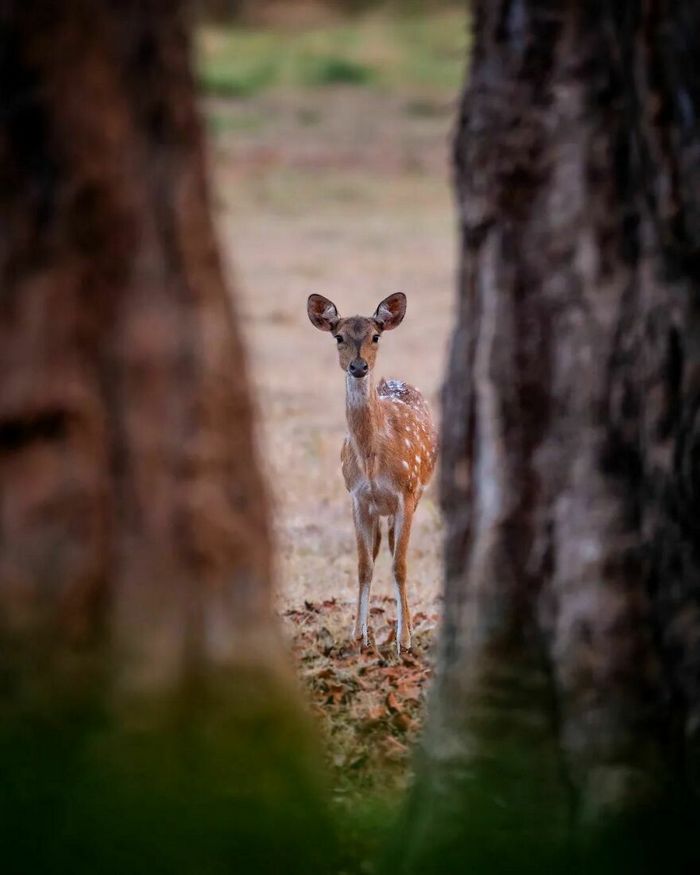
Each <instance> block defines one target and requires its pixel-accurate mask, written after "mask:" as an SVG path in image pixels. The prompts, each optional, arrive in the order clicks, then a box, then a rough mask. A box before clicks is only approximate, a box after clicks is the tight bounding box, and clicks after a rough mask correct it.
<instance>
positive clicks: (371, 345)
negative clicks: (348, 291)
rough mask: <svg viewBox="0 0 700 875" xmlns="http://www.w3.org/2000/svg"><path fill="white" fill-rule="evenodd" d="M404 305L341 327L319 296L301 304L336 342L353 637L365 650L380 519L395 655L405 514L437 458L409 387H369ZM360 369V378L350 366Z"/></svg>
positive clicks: (383, 306)
mask: <svg viewBox="0 0 700 875" xmlns="http://www.w3.org/2000/svg"><path fill="white" fill-rule="evenodd" d="M405 309H406V300H405V297H404V296H403V295H391V296H389V297H388V298H385V299H384V300H383V301H382V302H381V303H380V304H379V306H378V307H377V310H376V311H375V313H374V315H373V316H372V317H363V316H353V317H350V318H348V319H343V318H341V317H340V316H339V314H338V311H337V309H336V307H335V305H334V304H333V303H332V302H331V301H329V300H328V299H327V298H323V297H322V296H321V295H312V296H311V297H310V298H309V302H308V314H309V318H310V320H311V322H312V323H313V324H314V325H315V326H316V327H317V328H319V329H321V330H323V331H330V332H332V333H333V335H334V337H335V338H336V345H337V348H338V362H339V364H340V367H341V368H342V369H343V371H345V372H346V374H347V376H346V382H347V394H346V416H347V422H348V436H347V437H346V438H345V441H344V443H343V447H342V450H341V464H342V470H343V477H344V479H345V486H346V488H347V490H348V492H349V493H350V494H351V495H352V497H353V520H354V523H355V533H356V539H357V554H358V579H359V597H358V612H357V620H356V623H355V637H356V638H363V639H364V642H365V644H366V643H367V616H368V604H369V587H370V584H371V580H372V571H373V567H374V560H375V558H376V556H377V552H378V550H379V544H380V540H381V534H380V529H379V520H380V517H382V516H386V517H388V518H389V549H390V550H391V553H392V556H393V571H394V580H395V584H396V588H397V635H396V640H397V647H398V649H399V650H400V649H401V647H404V648H406V649H408V648H410V646H411V622H410V615H409V608H408V598H407V595H406V552H407V549H408V541H409V537H410V531H411V523H412V520H413V514H414V512H415V509H416V507H417V505H418V502H419V500H420V497H421V495H422V493H423V489H424V487H425V486H426V484H427V483H428V481H429V480H430V478H431V476H432V474H433V470H434V468H435V460H436V456H437V432H436V429H435V426H434V425H433V421H432V417H431V415H430V409H429V408H428V405H427V404H426V402H425V399H424V398H423V396H422V395H421V393H420V392H419V391H418V389H415V388H414V387H413V386H408V385H407V384H405V383H400V382H396V381H393V380H392V381H389V382H387V381H386V380H383V379H382V380H381V381H380V382H379V385H378V386H376V387H375V384H374V376H373V371H374V366H375V364H376V357H377V350H378V347H379V339H380V336H381V334H382V332H383V331H386V330H390V329H393V328H395V327H396V326H398V325H399V324H400V322H401V321H402V320H403V316H404V313H405ZM358 361H361V362H366V363H367V365H368V373H367V376H366V377H363V378H361V379H356V378H355V377H354V376H352V372H351V370H349V369H350V366H351V364H352V363H353V362H355V363H357V362H358Z"/></svg>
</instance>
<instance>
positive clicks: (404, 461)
mask: <svg viewBox="0 0 700 875" xmlns="http://www.w3.org/2000/svg"><path fill="white" fill-rule="evenodd" d="M401 464H402V465H403V466H404V468H406V470H408V462H407V461H406V460H405V459H404V460H403V461H402V462H401Z"/></svg>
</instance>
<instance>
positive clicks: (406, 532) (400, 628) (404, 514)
mask: <svg viewBox="0 0 700 875" xmlns="http://www.w3.org/2000/svg"><path fill="white" fill-rule="evenodd" d="M414 510H415V505H414V504H413V503H412V502H409V501H406V502H404V503H403V504H402V506H401V507H400V508H399V511H398V512H397V514H396V516H395V518H394V523H395V526H396V542H395V544H393V548H394V549H393V556H394V563H393V571H394V591H395V594H396V649H397V650H398V652H399V653H401V649H402V648H403V649H404V650H410V649H411V613H410V610H409V607H408V594H407V592H406V553H407V552H408V541H409V538H410V537H411V523H412V522H413V512H414ZM393 528H394V527H393V526H392V528H391V529H390V531H391V532H392V534H393ZM393 540H394V539H393V538H391V536H390V541H389V543H390V544H391V542H392V541H393Z"/></svg>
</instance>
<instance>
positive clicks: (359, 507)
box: [352, 498, 379, 647]
mask: <svg viewBox="0 0 700 875" xmlns="http://www.w3.org/2000/svg"><path fill="white" fill-rule="evenodd" d="M352 517H353V520H354V522H355V537H356V539H357V578H358V584H359V592H358V597H357V617H356V619H355V638H356V639H357V638H362V643H363V644H364V645H365V647H366V646H367V645H368V643H369V639H368V618H369V591H370V586H371V585H372V572H373V571H374V556H375V552H374V544H375V540H376V537H377V530H378V528H379V519H378V517H377V516H376V515H375V514H372V513H370V510H369V507H368V505H367V503H366V502H364V501H362V500H361V499H358V498H353V502H352Z"/></svg>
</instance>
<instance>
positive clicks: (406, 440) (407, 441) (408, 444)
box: [403, 438, 411, 447]
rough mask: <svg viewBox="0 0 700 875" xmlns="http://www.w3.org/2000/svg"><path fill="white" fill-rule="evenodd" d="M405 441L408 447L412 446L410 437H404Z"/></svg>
mask: <svg viewBox="0 0 700 875" xmlns="http://www.w3.org/2000/svg"><path fill="white" fill-rule="evenodd" d="M403 442H404V443H405V444H406V446H407V447H410V446H411V442H410V441H409V439H408V438H404V439H403Z"/></svg>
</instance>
